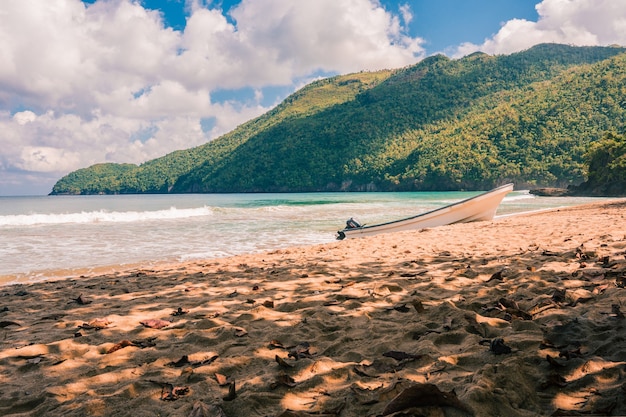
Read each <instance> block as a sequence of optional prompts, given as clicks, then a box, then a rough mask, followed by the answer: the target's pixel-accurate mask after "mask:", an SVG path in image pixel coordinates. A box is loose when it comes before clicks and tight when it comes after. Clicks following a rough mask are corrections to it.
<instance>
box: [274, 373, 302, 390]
mask: <svg viewBox="0 0 626 417" xmlns="http://www.w3.org/2000/svg"><path fill="white" fill-rule="evenodd" d="M296 385H297V384H296V381H295V380H294V379H293V378H292V377H290V376H289V375H287V374H284V373H281V374H279V375H278V377H276V381H274V382H272V383H271V384H270V388H271V389H276V388H278V387H280V386H284V387H289V388H293V387H295V386H296Z"/></svg>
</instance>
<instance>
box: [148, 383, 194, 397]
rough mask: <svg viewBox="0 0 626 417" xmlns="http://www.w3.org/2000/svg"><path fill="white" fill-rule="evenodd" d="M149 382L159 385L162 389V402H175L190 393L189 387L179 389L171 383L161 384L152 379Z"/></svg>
mask: <svg viewBox="0 0 626 417" xmlns="http://www.w3.org/2000/svg"><path fill="white" fill-rule="evenodd" d="M147 381H148V382H150V383H152V384H155V385H158V386H160V387H161V397H160V398H161V400H163V401H175V400H177V399H179V398H180V397H182V396H183V395H187V394H188V393H189V387H185V386H182V387H178V386H175V385H173V384H170V383H169V382H161V381H155V380H152V379H148V380H147Z"/></svg>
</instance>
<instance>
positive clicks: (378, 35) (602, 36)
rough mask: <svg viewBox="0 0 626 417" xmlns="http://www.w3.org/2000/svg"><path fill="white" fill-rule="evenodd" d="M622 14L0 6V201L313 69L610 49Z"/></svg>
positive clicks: (490, 4) (247, 107)
mask: <svg viewBox="0 0 626 417" xmlns="http://www.w3.org/2000/svg"><path fill="white" fill-rule="evenodd" d="M624 21H626V2H624V1H622V0H404V1H403V0H339V1H338V0H239V1H233V0H222V1H210V0H141V1H140V0H84V1H81V0H30V1H29V2H23V1H22V0H3V1H2V2H0V39H2V40H3V41H2V42H1V43H0V195H21V194H30V195H33V194H35V195H39V194H47V193H48V192H50V190H51V188H52V186H53V185H54V183H55V182H56V181H57V180H58V179H59V178H61V177H62V176H63V175H66V174H67V173H69V172H71V171H74V170H76V169H79V168H84V167H87V166H90V165H93V164H95V163H102V162H125V163H135V164H139V163H142V162H145V161H147V160H150V159H153V158H157V157H160V156H163V155H165V154H167V153H169V152H172V151H174V150H177V149H187V148H190V147H194V146H198V145H202V144H204V143H207V142H208V141H210V140H213V139H215V138H216V137H219V136H220V135H223V134H225V133H227V132H229V131H231V130H232V129H234V128H235V127H236V126H238V125H239V124H241V123H244V122H246V121H248V120H250V119H252V118H254V117H257V116H259V115H261V114H263V113H265V112H267V111H268V110H270V109H271V108H272V107H274V106H275V105H277V104H278V103H280V102H281V101H282V100H283V99H284V98H285V97H286V96H287V95H289V94H291V93H293V92H294V91H296V90H297V89H299V88H301V87H302V86H304V85H306V84H307V83H309V82H311V81H313V80H315V79H318V78H320V77H326V76H330V75H334V74H347V73H351V72H358V71H375V70H379V69H384V68H400V67H404V66H407V65H412V64H415V63H417V62H419V61H420V60H422V59H424V58H425V57H427V56H429V55H432V54H435V53H444V54H446V55H447V56H449V57H451V58H459V57H462V56H464V55H467V54H469V53H472V52H475V51H479V50H480V51H483V52H485V53H489V54H509V53H512V52H517V51H520V50H523V49H527V48H529V47H531V46H533V45H536V44H538V43H543V42H556V43H566V44H572V45H610V44H620V45H625V44H626V30H625V29H624V23H623V22H624Z"/></svg>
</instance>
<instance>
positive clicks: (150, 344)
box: [132, 337, 156, 349]
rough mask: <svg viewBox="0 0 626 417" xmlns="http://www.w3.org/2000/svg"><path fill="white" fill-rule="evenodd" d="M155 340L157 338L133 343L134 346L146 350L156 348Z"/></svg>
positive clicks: (133, 341)
mask: <svg viewBox="0 0 626 417" xmlns="http://www.w3.org/2000/svg"><path fill="white" fill-rule="evenodd" d="M155 340H156V337H148V338H146V339H140V340H132V343H133V345H134V346H137V347H138V348H141V349H145V348H149V347H154V346H156V343H154V341H155Z"/></svg>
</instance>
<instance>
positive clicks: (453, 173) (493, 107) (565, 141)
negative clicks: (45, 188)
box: [53, 44, 626, 194]
mask: <svg viewBox="0 0 626 417" xmlns="http://www.w3.org/2000/svg"><path fill="white" fill-rule="evenodd" d="M625 52H626V49H624V48H618V47H570V46H564V45H552V44H550V45H547V44H546V45H539V46H536V47H533V48H531V49H529V50H527V51H524V52H520V53H516V54H512V55H503V56H489V55H486V54H482V53H476V54H472V55H470V56H467V57H465V58H463V59H460V60H450V59H448V58H446V57H444V56H434V57H430V58H427V59H425V60H423V61H421V62H420V63H418V64H416V65H413V66H410V67H407V68H403V69H399V70H394V71H381V72H374V73H369V72H364V73H358V74H351V75H344V76H338V77H332V78H328V79H325V80H321V81H317V82H315V83H312V84H310V85H308V86H306V87H305V88H303V89H302V90H300V91H298V92H296V93H295V94H293V95H291V96H290V97H288V98H287V99H286V100H285V101H284V102H283V103H282V104H281V105H279V106H278V107H276V108H275V109H273V110H272V111H270V112H268V113H267V114H265V115H263V116H261V117H259V118H257V119H254V120H252V121H250V122H248V123H246V124H244V125H242V126H240V127H238V128H237V129H235V130H234V131H233V132H231V133H229V134H227V135H224V136H222V137H220V138H218V139H216V140H214V141H212V142H209V143H207V144H205V145H202V146H199V147H197V148H193V149H188V150H183V151H177V152H174V153H172V154H169V155H166V156H164V157H162V158H158V159H155V160H152V161H148V162H146V163H144V164H142V165H140V166H133V165H131V166H130V167H129V166H128V165H122V166H120V167H119V169H117V170H116V169H113V167H112V166H111V164H106V165H104V167H107V169H106V170H103V165H95V166H93V167H90V168H87V169H84V170H79V171H76V172H73V173H71V174H69V175H68V176H66V177H64V178H63V179H61V180H60V181H59V182H58V183H57V184H56V185H55V186H54V189H53V194H63V193H72V194H76V193H166V192H252V191H257V192H265V191H291V192H294V191H340V190H344V191H357V190H450V189H487V188H490V187H492V186H494V185H497V184H500V183H503V182H508V181H513V182H515V183H516V184H517V186H518V187H528V186H560V187H563V186H569V185H572V184H578V183H581V182H582V181H583V180H584V179H585V178H586V173H587V165H586V161H587V160H586V159H585V156H586V155H587V152H588V150H589V149H590V145H591V144H593V143H594V142H596V141H598V140H599V139H600V138H602V137H603V135H605V133H606V132H621V131H624V123H625V121H626V87H624V86H626V53H625ZM591 149H594V148H591ZM589 161H591V159H589ZM622 163H623V162H622ZM590 172H591V171H590Z"/></svg>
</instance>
